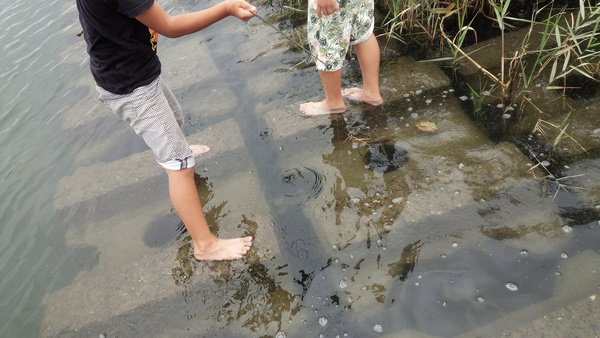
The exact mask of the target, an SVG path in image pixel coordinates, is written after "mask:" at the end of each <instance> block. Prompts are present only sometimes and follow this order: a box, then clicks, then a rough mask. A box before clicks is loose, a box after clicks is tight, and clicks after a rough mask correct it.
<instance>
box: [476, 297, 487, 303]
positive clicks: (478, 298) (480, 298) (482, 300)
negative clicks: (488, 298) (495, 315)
mask: <svg viewBox="0 0 600 338" xmlns="http://www.w3.org/2000/svg"><path fill="white" fill-rule="evenodd" d="M475 299H477V301H478V302H479V303H483V302H484V301H485V299H484V298H483V296H477V297H475Z"/></svg>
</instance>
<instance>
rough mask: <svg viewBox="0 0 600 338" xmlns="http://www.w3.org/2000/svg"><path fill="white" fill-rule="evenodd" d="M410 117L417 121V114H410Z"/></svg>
mask: <svg viewBox="0 0 600 338" xmlns="http://www.w3.org/2000/svg"><path fill="white" fill-rule="evenodd" d="M410 117H412V118H413V119H418V118H419V114H417V113H412V114H410Z"/></svg>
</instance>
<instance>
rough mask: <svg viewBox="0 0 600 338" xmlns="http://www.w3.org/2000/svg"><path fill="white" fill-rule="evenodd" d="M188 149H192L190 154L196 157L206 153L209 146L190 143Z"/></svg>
mask: <svg viewBox="0 0 600 338" xmlns="http://www.w3.org/2000/svg"><path fill="white" fill-rule="evenodd" d="M190 149H192V156H194V157H198V156H202V155H203V154H205V153H207V152H208V151H209V150H210V147H209V146H205V145H201V144H191V145H190Z"/></svg>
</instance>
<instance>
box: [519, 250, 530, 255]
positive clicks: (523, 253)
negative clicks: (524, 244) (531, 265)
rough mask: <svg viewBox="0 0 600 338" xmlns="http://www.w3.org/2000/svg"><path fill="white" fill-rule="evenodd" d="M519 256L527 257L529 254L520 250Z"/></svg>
mask: <svg viewBox="0 0 600 338" xmlns="http://www.w3.org/2000/svg"><path fill="white" fill-rule="evenodd" d="M520 254H521V256H527V255H529V252H528V251H527V250H521V252H520Z"/></svg>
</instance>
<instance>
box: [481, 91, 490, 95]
mask: <svg viewBox="0 0 600 338" xmlns="http://www.w3.org/2000/svg"><path fill="white" fill-rule="evenodd" d="M482 94H483V95H490V91H489V90H484V91H483V93H482Z"/></svg>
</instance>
